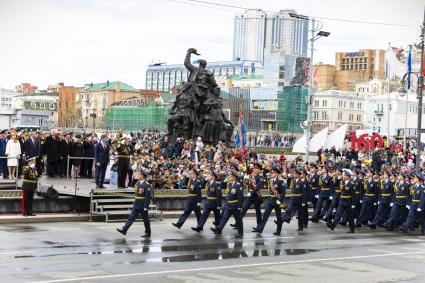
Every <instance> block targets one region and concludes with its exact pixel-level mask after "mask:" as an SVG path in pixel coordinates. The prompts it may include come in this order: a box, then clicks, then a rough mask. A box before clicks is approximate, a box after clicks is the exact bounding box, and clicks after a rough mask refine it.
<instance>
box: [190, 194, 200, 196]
mask: <svg viewBox="0 0 425 283" xmlns="http://www.w3.org/2000/svg"><path fill="white" fill-rule="evenodd" d="M189 196H190V197H197V196H198V195H197V194H189Z"/></svg>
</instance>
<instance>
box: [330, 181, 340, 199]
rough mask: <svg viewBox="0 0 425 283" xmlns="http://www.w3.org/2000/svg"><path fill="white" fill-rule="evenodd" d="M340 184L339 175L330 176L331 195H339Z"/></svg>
mask: <svg viewBox="0 0 425 283" xmlns="http://www.w3.org/2000/svg"><path fill="white" fill-rule="evenodd" d="M340 184H341V179H340V178H339V177H337V176H334V177H332V181H331V195H332V197H339V195H340V194H341V188H340Z"/></svg>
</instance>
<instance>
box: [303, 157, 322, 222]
mask: <svg viewBox="0 0 425 283" xmlns="http://www.w3.org/2000/svg"><path fill="white" fill-rule="evenodd" d="M317 169H318V168H317V165H316V164H315V163H311V164H310V171H309V172H308V174H307V175H306V192H307V205H306V206H304V213H303V215H304V227H307V225H308V219H309V218H308V205H309V204H311V205H312V206H313V211H314V210H315V208H316V206H317V200H318V197H316V196H318V192H319V178H320V176H319V174H317Z"/></svg>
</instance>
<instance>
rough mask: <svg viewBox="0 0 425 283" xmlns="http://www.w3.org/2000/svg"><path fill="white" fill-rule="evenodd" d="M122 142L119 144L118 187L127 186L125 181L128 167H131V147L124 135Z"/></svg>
mask: <svg viewBox="0 0 425 283" xmlns="http://www.w3.org/2000/svg"><path fill="white" fill-rule="evenodd" d="M120 142H121V143H119V144H118V145H117V148H116V150H117V154H118V155H117V158H118V160H117V167H118V168H117V173H118V184H117V185H118V188H125V187H126V184H125V181H126V179H127V176H128V169H129V167H130V148H129V147H128V139H126V137H122V138H121V140H120Z"/></svg>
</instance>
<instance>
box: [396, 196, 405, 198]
mask: <svg viewBox="0 0 425 283" xmlns="http://www.w3.org/2000/svg"><path fill="white" fill-rule="evenodd" d="M395 198H407V196H396V197H395Z"/></svg>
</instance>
